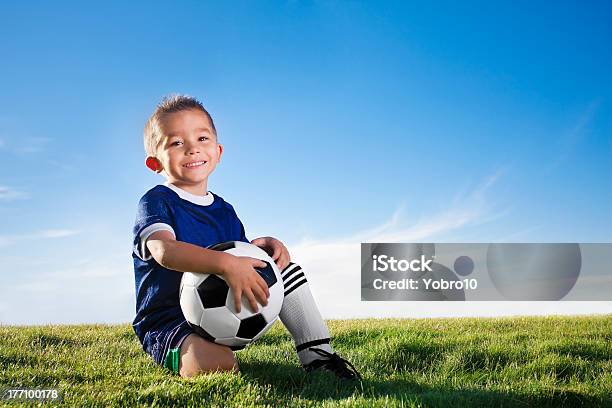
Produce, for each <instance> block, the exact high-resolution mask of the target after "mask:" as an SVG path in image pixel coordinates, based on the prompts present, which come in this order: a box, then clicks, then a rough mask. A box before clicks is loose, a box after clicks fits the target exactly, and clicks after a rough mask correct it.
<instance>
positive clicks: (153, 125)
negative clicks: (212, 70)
mask: <svg viewBox="0 0 612 408" xmlns="http://www.w3.org/2000/svg"><path fill="white" fill-rule="evenodd" d="M189 109H196V110H199V111H201V112H203V113H204V114H205V115H206V116H207V117H208V120H210V124H211V125H212V128H213V131H214V132H215V136H216V135H217V129H216V128H215V122H213V119H212V116H210V114H209V113H208V111H207V110H206V109H204V106H203V105H202V103H201V102H200V101H198V100H197V99H196V98H194V97H193V96H189V95H177V94H172V95H168V96H165V97H164V99H162V101H161V102H160V103H159V105H157V108H155V111H154V112H153V114H152V115H151V117H150V118H149V120H147V123H146V124H145V127H144V148H145V151H146V152H147V156H153V157H155V155H156V152H157V147H158V146H159V143H160V142H161V140H162V138H163V137H164V134H163V132H162V129H161V123H162V120H163V119H164V116H165V115H167V114H170V113H175V112H181V111H184V110H189Z"/></svg>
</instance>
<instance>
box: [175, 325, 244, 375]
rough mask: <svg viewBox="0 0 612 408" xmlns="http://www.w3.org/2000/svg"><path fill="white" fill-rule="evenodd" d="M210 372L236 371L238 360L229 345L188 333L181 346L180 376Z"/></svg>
mask: <svg viewBox="0 0 612 408" xmlns="http://www.w3.org/2000/svg"><path fill="white" fill-rule="evenodd" d="M192 336H193V337H192ZM210 372H238V362H237V361H236V358H235V357H234V353H233V352H232V350H230V349H229V347H225V346H220V345H217V344H214V343H211V342H209V341H206V340H204V339H203V338H201V337H199V336H196V335H190V336H189V337H188V338H187V339H186V340H185V342H184V343H183V345H182V346H181V360H180V367H179V373H180V375H181V377H183V378H189V377H193V376H196V375H198V374H203V373H210Z"/></svg>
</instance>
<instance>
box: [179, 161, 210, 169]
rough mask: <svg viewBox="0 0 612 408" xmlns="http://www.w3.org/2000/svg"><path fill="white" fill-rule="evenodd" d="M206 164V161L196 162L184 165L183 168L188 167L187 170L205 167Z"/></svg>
mask: <svg viewBox="0 0 612 408" xmlns="http://www.w3.org/2000/svg"><path fill="white" fill-rule="evenodd" d="M206 163H207V162H206V161H195V162H190V163H187V164H183V167H187V168H193V167H199V166H203V165H205V164H206Z"/></svg>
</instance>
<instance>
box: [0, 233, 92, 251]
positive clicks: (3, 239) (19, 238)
mask: <svg viewBox="0 0 612 408" xmlns="http://www.w3.org/2000/svg"><path fill="white" fill-rule="evenodd" d="M79 233H80V231H76V230H69V229H57V230H41V231H36V232H33V233H31V234H20V235H0V248H2V247H6V246H9V245H14V244H16V243H18V242H23V241H29V240H37V239H56V238H65V237H70V236H73V235H77V234H79Z"/></svg>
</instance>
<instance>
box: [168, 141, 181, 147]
mask: <svg viewBox="0 0 612 408" xmlns="http://www.w3.org/2000/svg"><path fill="white" fill-rule="evenodd" d="M181 143H183V142H181V141H179V140H177V141H176V142H172V143H170V146H178V145H180V144H181Z"/></svg>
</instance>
